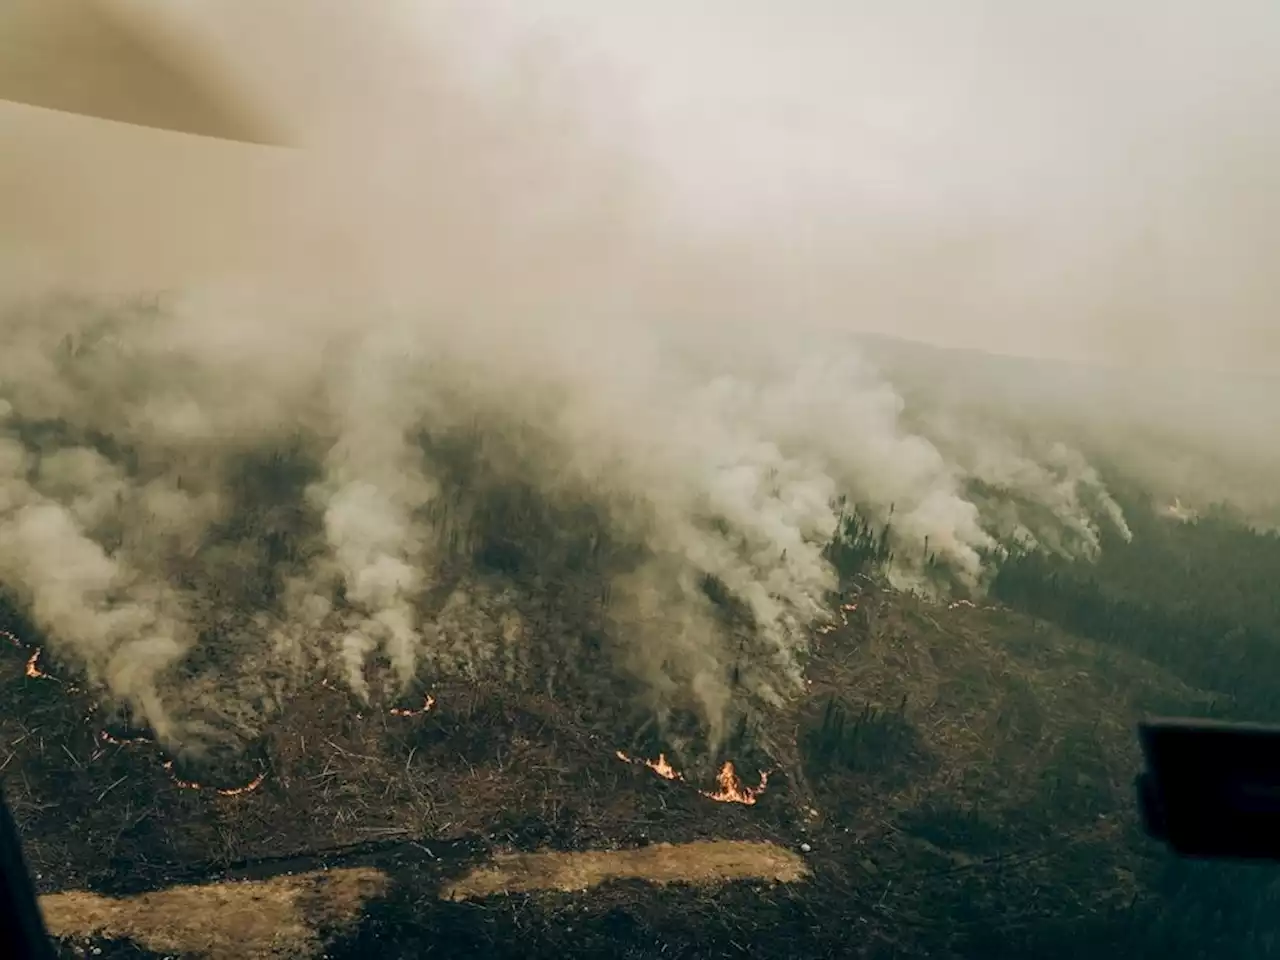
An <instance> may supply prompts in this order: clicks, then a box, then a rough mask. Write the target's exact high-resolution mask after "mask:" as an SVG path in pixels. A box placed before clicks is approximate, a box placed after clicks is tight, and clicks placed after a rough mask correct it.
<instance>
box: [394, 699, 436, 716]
mask: <svg viewBox="0 0 1280 960" xmlns="http://www.w3.org/2000/svg"><path fill="white" fill-rule="evenodd" d="M435 705H436V698H435V697H433V696H432V695H431V694H429V693H428V694H427V696H426V699H425V700H423V701H422V706H421V707H419V708H418V709H417V710H411V709H409V708H407V707H395V708H393V709H392V711H391V715H392V716H393V717H420V716H422V715H423V714H424V713H426V712H427V711H429V710H430V709H431V708H432V707H434V706H435Z"/></svg>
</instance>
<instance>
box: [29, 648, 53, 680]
mask: <svg viewBox="0 0 1280 960" xmlns="http://www.w3.org/2000/svg"><path fill="white" fill-rule="evenodd" d="M40 652H41V651H39V650H36V652H35V653H33V654H31V656H30V657H28V658H27V676H28V677H30V678H31V679H32V680H52V679H53V677H51V676H50V675H49V674H47V673H45V672H44V671H43V670H41V669H40Z"/></svg>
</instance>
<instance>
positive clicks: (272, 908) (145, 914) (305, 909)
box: [40, 869, 387, 960]
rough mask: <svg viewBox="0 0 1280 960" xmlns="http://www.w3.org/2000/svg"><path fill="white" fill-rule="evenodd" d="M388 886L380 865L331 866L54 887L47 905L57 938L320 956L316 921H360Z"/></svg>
mask: <svg viewBox="0 0 1280 960" xmlns="http://www.w3.org/2000/svg"><path fill="white" fill-rule="evenodd" d="M386 887H387V877H386V875H385V874H383V873H381V872H380V871H377V870H369V869H352V870H327V871H317V872H315V873H304V874H298V875H297V876H292V877H274V878H272V879H270V880H261V881H244V882H233V883H213V884H205V885H202V886H184V887H171V888H170V889H168V890H159V891H156V892H154V893H144V894H140V895H138V896H134V897H120V898H112V897H101V896H98V895H97V894H93V893H84V892H78V891H71V892H67V893H55V894H50V895H48V896H45V897H42V898H41V899H40V906H41V909H42V910H43V911H44V916H45V922H46V923H47V924H48V926H49V932H50V933H51V934H53V936H55V937H62V938H89V937H106V938H111V939H127V940H132V941H133V942H134V943H136V944H138V945H139V946H141V947H145V948H146V949H148V950H154V951H156V952H158V953H181V954H188V955H190V954H195V955H197V956H201V957H205V958H207V960H258V958H267V957H270V958H273V960H283V958H304V957H312V956H315V955H316V954H317V953H318V952H319V950H320V947H321V944H320V943H319V941H318V938H317V933H316V927H317V926H320V925H323V926H324V927H325V928H327V929H334V928H341V927H342V926H344V925H347V924H351V923H353V922H355V921H356V920H357V919H359V917H360V915H361V913H362V912H363V911H364V906H365V904H366V903H367V902H368V901H369V900H370V899H372V898H373V897H375V896H378V895H379V894H380V893H382V892H383V891H384V890H385V889H386Z"/></svg>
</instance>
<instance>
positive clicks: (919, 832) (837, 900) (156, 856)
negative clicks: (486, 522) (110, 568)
mask: <svg viewBox="0 0 1280 960" xmlns="http://www.w3.org/2000/svg"><path fill="white" fill-rule="evenodd" d="M843 616H844V620H845V623H844V625H842V626H839V627H838V628H837V629H835V630H833V631H831V632H828V633H825V634H820V635H818V636H816V637H815V652H814V656H813V658H812V660H811V662H810V664H809V668H808V670H809V678H810V686H809V690H810V693H809V696H808V697H807V698H805V699H804V700H802V701H801V702H799V703H797V704H795V705H794V707H793V708H792V709H791V710H790V712H789V713H788V715H787V716H786V717H785V718H783V719H782V720H780V721H779V727H780V728H785V731H786V733H785V736H780V737H779V739H780V740H782V741H783V742H789V743H790V744H791V745H792V747H791V750H790V751H789V753H790V756H789V757H788V756H787V753H788V751H782V754H783V755H782V756H781V757H780V758H778V759H777V760H775V767H774V769H772V770H771V771H770V776H769V780H768V786H767V789H766V790H765V791H764V792H763V793H761V794H760V795H759V796H758V798H756V800H757V802H755V803H754V804H751V805H746V804H740V803H718V802H715V801H714V800H712V799H710V798H708V797H707V796H706V795H705V794H704V792H703V791H705V792H707V793H710V792H713V791H714V788H715V785H714V784H713V783H711V782H705V783H704V782H701V781H698V782H682V781H669V780H666V779H663V778H662V777H659V776H658V775H656V774H655V773H654V772H652V771H651V770H649V769H647V768H645V767H644V766H642V765H638V764H634V763H631V764H628V763H624V762H622V761H621V760H619V759H618V757H617V755H616V752H617V751H618V749H620V748H624V747H625V748H627V749H628V750H631V749H632V748H633V745H632V744H629V743H619V742H617V740H616V739H615V738H616V736H618V735H617V734H616V733H615V732H612V731H611V730H610V729H609V728H608V725H607V724H606V723H603V722H602V721H601V719H600V717H599V716H598V715H596V716H593V715H591V714H590V711H589V710H587V709H586V708H583V709H575V708H574V707H573V706H572V704H571V702H570V701H568V700H566V699H565V698H563V697H559V698H555V699H552V698H550V697H546V696H538V695H535V694H532V693H530V692H528V691H521V692H513V691H510V690H504V689H502V688H500V687H497V686H494V685H465V684H452V685H445V686H441V687H439V688H436V689H434V690H433V691H432V693H433V695H434V702H433V704H432V706H431V708H430V709H427V710H422V709H421V707H422V704H412V703H411V704H408V705H407V706H406V707H405V708H404V709H403V710H402V711H401V712H400V714H399V715H396V714H393V713H391V712H390V711H388V710H385V709H378V710H372V709H369V708H367V707H361V706H360V705H358V704H357V703H355V702H353V701H352V700H351V698H350V697H349V696H348V695H347V694H345V693H342V692H340V691H339V690H337V689H336V688H334V687H332V686H324V685H315V686H313V687H311V688H309V689H307V690H305V691H303V692H302V693H301V694H300V695H299V696H298V697H296V698H295V699H294V700H293V701H292V702H291V703H290V704H289V706H288V709H287V710H286V712H285V713H284V714H283V715H281V716H280V717H278V718H277V720H276V721H275V723H274V724H273V725H272V727H271V728H270V729H269V730H268V731H267V733H266V735H265V736H264V737H263V738H262V739H261V741H260V742H258V743H257V744H255V746H254V750H253V752H252V756H250V757H248V758H243V759H241V760H239V761H238V766H237V765H236V764H229V765H228V764H223V765H222V766H221V768H220V769H219V770H217V771H209V770H204V771H187V770H179V769H176V768H174V769H166V767H165V766H164V762H165V758H164V757H163V756H162V755H161V753H160V751H159V748H158V747H156V746H155V745H154V744H152V743H149V742H139V743H129V742H124V737H123V736H120V735H119V734H120V733H121V731H115V732H114V733H112V735H111V736H112V739H114V740H117V741H120V742H115V743H113V742H111V740H109V739H106V738H104V737H103V735H102V731H101V726H100V724H99V723H98V722H97V718H96V717H95V715H94V713H93V705H92V703H91V702H89V700H88V699H87V698H86V697H85V695H84V694H82V693H80V692H77V691H76V690H75V689H74V687H73V686H72V685H69V684H68V683H67V682H66V681H64V680H61V679H51V678H48V677H31V676H28V675H27V673H28V671H27V664H28V661H29V658H30V653H31V651H30V649H29V648H23V649H20V648H18V647H17V646H16V645H15V646H12V647H7V648H6V650H5V654H4V657H3V661H2V663H0V671H2V672H3V675H2V677H0V682H3V684H4V689H5V690H6V691H7V696H6V699H5V701H4V704H5V706H4V709H3V717H2V718H0V744H3V745H4V750H5V754H4V756H3V757H0V764H3V765H4V776H5V785H6V790H7V792H8V795H9V799H10V802H11V803H12V805H13V807H14V814H15V817H16V819H17V821H18V823H19V825H20V828H21V830H22V833H23V836H24V838H25V840H26V842H27V844H28V856H29V859H30V865H31V867H32V870H33V871H34V872H35V873H36V875H37V877H38V882H39V884H40V889H41V891H42V892H43V893H45V894H55V893H66V892H70V891H77V892H79V893H78V895H79V896H86V895H89V894H95V895H100V896H109V897H125V896H137V895H139V894H145V893H149V892H150V893H155V892H159V891H165V890H169V889H171V888H173V887H175V886H179V885H192V884H205V885H207V884H211V883H214V884H216V883H234V882H236V881H241V880H250V881H255V882H270V881H272V880H273V879H274V878H279V877H284V876H289V875H295V874H311V873H314V872H315V871H323V870H371V871H377V873H378V875H379V876H382V877H385V878H386V881H385V883H386V887H385V889H384V890H379V891H378V892H377V893H376V895H373V896H372V898H371V900H370V901H369V903H368V904H367V905H366V906H365V907H364V908H363V909H362V911H361V912H360V915H359V916H358V917H357V918H354V919H352V918H351V917H346V918H341V917H337V916H326V914H325V911H324V909H323V908H321V907H320V906H317V907H316V908H315V909H314V910H313V911H312V912H311V913H310V914H308V913H307V909H306V908H302V910H303V913H302V915H305V916H306V917H307V919H306V923H307V925H308V927H307V928H308V930H310V931H312V933H311V934H309V935H308V936H309V938H310V939H307V940H306V942H307V943H327V947H326V948H325V954H326V955H327V956H330V957H348V956H349V957H358V956H368V955H375V954H376V955H380V956H441V957H444V956H469V957H471V956H494V957H503V956H511V957H516V956H520V957H540V956H545V957H552V956H555V957H563V956H584V957H585V956H604V955H611V956H623V957H649V956H664V957H672V956H687V957H708V956H748V955H749V956H754V957H774V956H777V957H848V956H876V957H881V956H883V957H891V956H921V955H927V956H941V957H945V956H957V957H978V956H981V957H992V956H1043V957H1067V956H1077V955H1080V953H1081V952H1084V951H1086V950H1092V951H1093V952H1094V953H1097V952H1098V951H1099V950H1101V951H1102V952H1103V954H1104V955H1106V954H1107V953H1108V952H1109V951H1116V955H1119V952H1127V953H1128V954H1129V955H1142V951H1141V950H1138V945H1139V944H1145V943H1147V942H1149V941H1150V923H1149V917H1148V914H1149V913H1150V912H1151V911H1153V910H1156V909H1157V908H1158V907H1159V902H1158V897H1157V896H1156V894H1154V893H1153V892H1152V891H1153V889H1154V888H1153V883H1154V881H1153V879H1152V878H1153V877H1155V876H1156V875H1157V874H1158V873H1159V872H1160V871H1161V870H1163V869H1165V868H1164V867H1163V866H1162V865H1163V864H1164V862H1165V860H1164V854H1163V852H1162V851H1160V850H1158V849H1155V848H1153V847H1152V846H1151V845H1149V844H1148V843H1147V842H1146V841H1145V840H1143V839H1142V838H1141V836H1140V835H1139V831H1138V825H1137V823H1136V821H1135V817H1134V814H1133V812H1132V800H1131V788H1132V777H1133V774H1134V772H1135V770H1136V765H1137V756H1136V749H1135V747H1134V745H1133V743H1132V734H1131V731H1132V725H1133V722H1134V721H1135V720H1136V719H1137V717H1138V716H1139V715H1140V714H1141V713H1143V712H1144V711H1147V710H1150V709H1153V708H1156V707H1160V706H1163V705H1165V704H1169V703H1174V702H1176V703H1182V704H1186V705H1188V706H1189V707H1190V706H1193V705H1194V704H1196V703H1200V702H1205V701H1207V700H1208V699H1209V697H1210V694H1207V693H1203V692H1200V691H1197V690H1195V689H1193V688H1191V687H1188V686H1187V685H1186V684H1184V683H1182V682H1180V681H1178V680H1176V679H1174V678H1173V677H1172V676H1169V675H1167V674H1164V673H1163V672H1161V671H1160V670H1158V669H1157V668H1155V667H1153V666H1152V665H1151V664H1150V663H1148V662H1146V661H1143V660H1140V659H1137V658H1134V657H1131V656H1128V655H1126V654H1124V653H1122V652H1120V651H1117V650H1112V649H1104V648H1100V647H1098V646H1097V645H1095V644H1092V643H1090V642H1087V641H1084V640H1080V639H1077V638H1074V637H1071V636H1069V635H1067V634H1064V633H1062V632H1061V631H1059V630H1057V629H1055V628H1053V627H1051V626H1049V625H1047V624H1044V623H1039V622H1036V621H1033V620H1030V619H1028V618H1025V617H1022V616H1020V615H1017V614H1015V613H1012V612H1010V611H1008V610H1004V609H997V608H983V607H974V606H968V605H955V606H951V607H946V606H939V605H930V604H926V603H924V602H922V601H916V600H912V599H908V598H904V597H901V596H896V595H892V594H889V593H886V592H880V591H878V590H875V589H871V588H868V589H867V590H866V591H865V592H863V593H862V594H861V595H858V596H851V597H848V598H846V608H845V610H844V611H843ZM39 663H40V665H41V668H42V669H43V670H44V671H45V672H47V673H49V674H51V675H53V676H54V677H56V676H58V673H59V667H58V665H56V664H52V663H44V662H43V661H39ZM415 706H416V707H417V708H418V709H417V710H416V711H415V710H413V709H410V708H412V707H415ZM739 765H740V767H741V769H740V771H739V773H740V774H741V777H742V781H743V782H744V783H748V784H754V783H755V776H756V770H755V769H754V767H753V766H752V765H751V764H750V763H746V762H741V761H740V764H739ZM259 772H260V773H261V774H262V775H263V779H262V782H261V784H260V786H258V787H257V788H256V789H254V790H252V791H248V792H244V793H239V794H237V793H235V792H234V791H235V790H236V789H237V787H239V786H243V785H247V784H248V783H251V782H252V781H253V778H254V777H256V776H258V773H259ZM210 773H213V774H214V776H215V779H209V775H210ZM197 775H200V776H203V777H205V780H206V782H205V783H204V785H203V786H202V787H201V788H199V789H196V788H191V787H189V786H184V785H183V784H182V783H181V782H180V781H183V780H188V779H193V778H195V777H196V776H197ZM220 789H221V790H222V791H223V792H221V793H220V792H219V790H220ZM708 840H730V841H759V842H764V843H770V844H773V845H774V848H776V849H780V850H782V851H788V850H789V851H800V853H799V856H800V857H801V858H802V860H803V864H804V867H805V869H806V871H807V874H808V875H807V876H805V877H803V878H795V879H793V881H792V882H788V883H779V882H777V878H776V877H774V878H769V877H765V876H762V877H760V878H758V879H723V880H722V882H718V881H717V882H708V878H707V877H706V876H702V877H700V878H699V877H691V878H689V879H688V880H686V881H681V880H680V879H679V878H675V882H671V881H672V880H673V878H672V877H671V876H670V875H668V876H666V877H665V882H664V883H663V884H661V885H658V884H655V883H651V882H647V881H646V879H644V877H643V872H644V871H643V868H634V867H629V868H628V870H629V871H630V872H629V873H627V872H625V871H624V873H623V874H617V873H615V874H612V875H610V874H609V873H608V871H607V870H605V871H604V872H603V873H600V871H599V870H597V873H598V874H599V875H598V877H597V880H596V881H593V882H592V884H591V885H590V888H589V889H586V890H580V891H574V892H566V891H564V890H550V891H539V890H535V889H530V884H529V883H528V882H523V881H522V882H516V883H513V886H514V887H515V890H514V892H511V893H503V894H492V895H487V896H480V895H476V896H474V897H461V898H458V897H455V898H452V899H450V898H448V897H446V896H444V893H445V891H448V890H450V889H453V890H457V889H459V888H460V887H459V884H461V883H462V881H463V879H464V878H465V877H467V876H468V874H471V873H472V872H473V871H475V870H476V869H477V868H480V869H484V868H485V865H486V864H492V863H494V862H498V863H502V862H510V860H509V858H510V855H512V854H521V853H524V854H532V853H535V852H539V851H561V852H574V851H581V852H586V851H614V850H618V851H626V850H636V849H643V848H645V847H647V846H650V845H656V844H682V843H689V842H694V841H708ZM495 857H496V858H497V860H496V861H495V859H494V858H495ZM504 857H507V858H508V859H507V860H505V861H504V860H503V858H504ZM641 862H643V861H641ZM668 870H669V868H668ZM766 872H767V871H766ZM526 879H527V878H526ZM654 879H658V878H654ZM597 881H598V882H597ZM522 883H523V887H522ZM536 885H537V884H533V886H536ZM209 889H213V888H209ZM62 902H63V904H64V906H65V903H66V902H67V901H66V900H65V899H64V901H62ZM94 902H95V903H96V902H98V901H94ZM319 902H320V901H319V900H316V903H317V904H319ZM62 917H63V921H62V922H63V923H64V928H65V923H66V922H67V921H66V918H65V913H64V914H63V915H62ZM1143 938H1145V939H1143ZM87 942H92V943H93V945H94V946H96V947H97V948H98V949H103V950H105V951H106V952H104V953H103V954H101V955H102V956H111V955H120V956H125V955H145V954H137V953H134V954H129V953H128V952H127V951H129V950H135V951H136V950H137V949H139V948H138V947H137V946H136V944H134V945H130V944H126V943H124V942H118V943H114V944H107V943H104V942H103V941H101V940H94V941H85V940H83V939H74V938H73V939H72V940H68V941H67V946H66V949H67V950H68V951H70V953H69V955H76V954H75V950H77V949H79V947H77V946H75V944H81V945H82V944H84V943H87ZM299 949H301V948H299ZM308 949H309V948H308ZM1135 950H1137V952H1136V953H1135V952H1134V951H1135ZM112 951H116V953H115V954H113V953H112ZM120 951H126V952H124V953H121V952H120ZM170 955H173V954H172V953H171V954H170ZM272 955H284V954H272Z"/></svg>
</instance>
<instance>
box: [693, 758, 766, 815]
mask: <svg viewBox="0 0 1280 960" xmlns="http://www.w3.org/2000/svg"><path fill="white" fill-rule="evenodd" d="M716 782H717V783H718V784H719V785H720V789H719V790H717V791H716V792H715V793H707V792H706V791H704V790H699V791H698V792H699V793H701V794H702V795H703V796H704V797H706V798H707V799H708V800H714V801H716V802H717V803H741V804H745V805H746V806H748V807H749V806H752V805H754V804H755V802H756V798H757V797H759V796H760V794H762V793H764V791H765V787H767V786H768V785H769V774H768V772H763V773H761V774H760V785H759V786H758V787H747V786H743V783H742V781H741V780H739V779H738V774H737V771H735V770H734V769H733V762H732V761H730V760H726V761H725V763H724V766H723V767H721V768H720V773H719V775H718V776H717V777H716Z"/></svg>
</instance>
